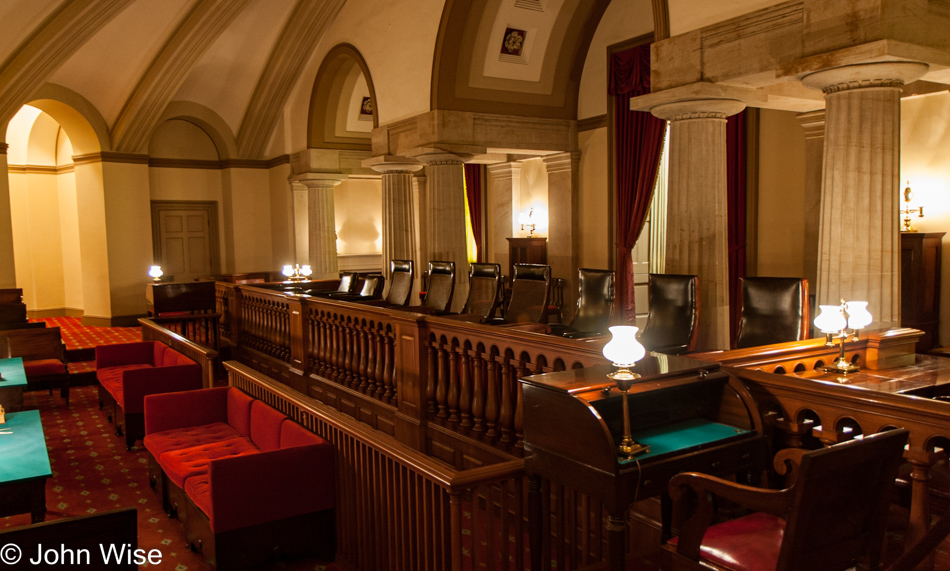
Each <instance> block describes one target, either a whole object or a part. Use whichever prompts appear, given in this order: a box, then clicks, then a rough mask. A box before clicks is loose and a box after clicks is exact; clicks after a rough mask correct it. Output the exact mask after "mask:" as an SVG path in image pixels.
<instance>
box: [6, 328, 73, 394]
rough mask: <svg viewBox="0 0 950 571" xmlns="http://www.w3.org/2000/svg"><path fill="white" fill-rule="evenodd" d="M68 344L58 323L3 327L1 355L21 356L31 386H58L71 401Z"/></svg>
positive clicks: (51, 391)
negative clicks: (13, 327)
mask: <svg viewBox="0 0 950 571" xmlns="http://www.w3.org/2000/svg"><path fill="white" fill-rule="evenodd" d="M65 354H66V345H64V344H63V339H62V337H60V332H59V327H43V328H32V329H10V330H8V331H0V355H2V356H3V357H4V358H6V359H9V358H11V357H21V358H22V359H23V370H24V372H25V373H26V382H27V387H28V388H33V387H39V388H48V389H49V392H50V394H53V387H59V394H60V396H62V397H63V398H64V399H66V404H69V371H68V370H67V369H66V357H65Z"/></svg>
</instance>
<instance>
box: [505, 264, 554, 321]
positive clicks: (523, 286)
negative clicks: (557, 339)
mask: <svg viewBox="0 0 950 571" xmlns="http://www.w3.org/2000/svg"><path fill="white" fill-rule="evenodd" d="M550 299H551V266H548V265H545V264H515V265H514V276H512V280H511V299H510V300H509V301H508V308H507V309H506V310H505V317H504V323H544V322H545V319H546V318H547V314H548V302H549V301H550Z"/></svg>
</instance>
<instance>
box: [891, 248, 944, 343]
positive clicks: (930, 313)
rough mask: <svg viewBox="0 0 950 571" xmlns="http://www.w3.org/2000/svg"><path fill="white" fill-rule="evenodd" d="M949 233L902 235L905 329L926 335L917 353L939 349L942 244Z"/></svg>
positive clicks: (902, 307)
mask: <svg viewBox="0 0 950 571" xmlns="http://www.w3.org/2000/svg"><path fill="white" fill-rule="evenodd" d="M944 234H946V232H901V327H913V328H914V329H920V330H921V331H923V332H924V336H923V337H921V338H920V340H919V341H918V342H917V352H918V353H926V352H927V351H930V350H931V349H932V348H934V347H936V346H939V344H940V343H939V342H938V338H937V336H938V332H939V328H940V271H941V268H940V259H941V250H942V248H941V241H942V240H943V236H944Z"/></svg>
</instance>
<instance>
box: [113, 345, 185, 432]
mask: <svg viewBox="0 0 950 571" xmlns="http://www.w3.org/2000/svg"><path fill="white" fill-rule="evenodd" d="M96 378H97V379H98V380H99V407H100V408H102V407H103V406H106V405H108V406H106V410H107V411H110V417H109V418H110V420H114V421H115V427H116V435H117V436H121V435H122V433H123V432H124V433H125V445H126V449H131V448H132V446H133V445H134V444H135V441H136V440H141V439H142V438H143V437H144V436H145V417H144V413H145V396H146V395H151V394H157V393H170V392H176V391H189V390H195V389H200V388H201V386H202V384H201V367H200V366H199V365H198V364H197V363H195V362H194V361H193V360H191V359H189V358H188V357H185V356H184V355H182V354H181V353H179V352H178V351H175V350H174V349H171V348H170V347H168V346H167V345H165V344H163V343H159V342H158V341H140V342H137V343H120V344H116V345H99V346H98V347H96Z"/></svg>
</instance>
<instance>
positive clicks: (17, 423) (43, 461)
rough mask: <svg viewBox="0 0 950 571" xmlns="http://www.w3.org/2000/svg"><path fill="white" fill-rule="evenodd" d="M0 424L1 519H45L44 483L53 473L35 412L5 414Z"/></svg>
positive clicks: (37, 413) (38, 415) (40, 425)
mask: <svg viewBox="0 0 950 571" xmlns="http://www.w3.org/2000/svg"><path fill="white" fill-rule="evenodd" d="M6 417H7V422H6V423H5V424H0V432H6V431H8V430H9V431H11V432H12V433H11V434H0V517H6V516H9V515H14V514H21V513H26V512H29V513H30V515H31V518H32V519H31V521H32V522H33V523H37V522H41V521H43V519H44V518H45V517H46V480H47V478H50V477H52V475H53V472H52V470H51V469H50V465H49V452H48V451H47V450H46V437H45V436H44V434H43V424H42V423H41V422H40V412H39V411H38V410H27V411H23V412H15V413H12V414H8V415H6Z"/></svg>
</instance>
